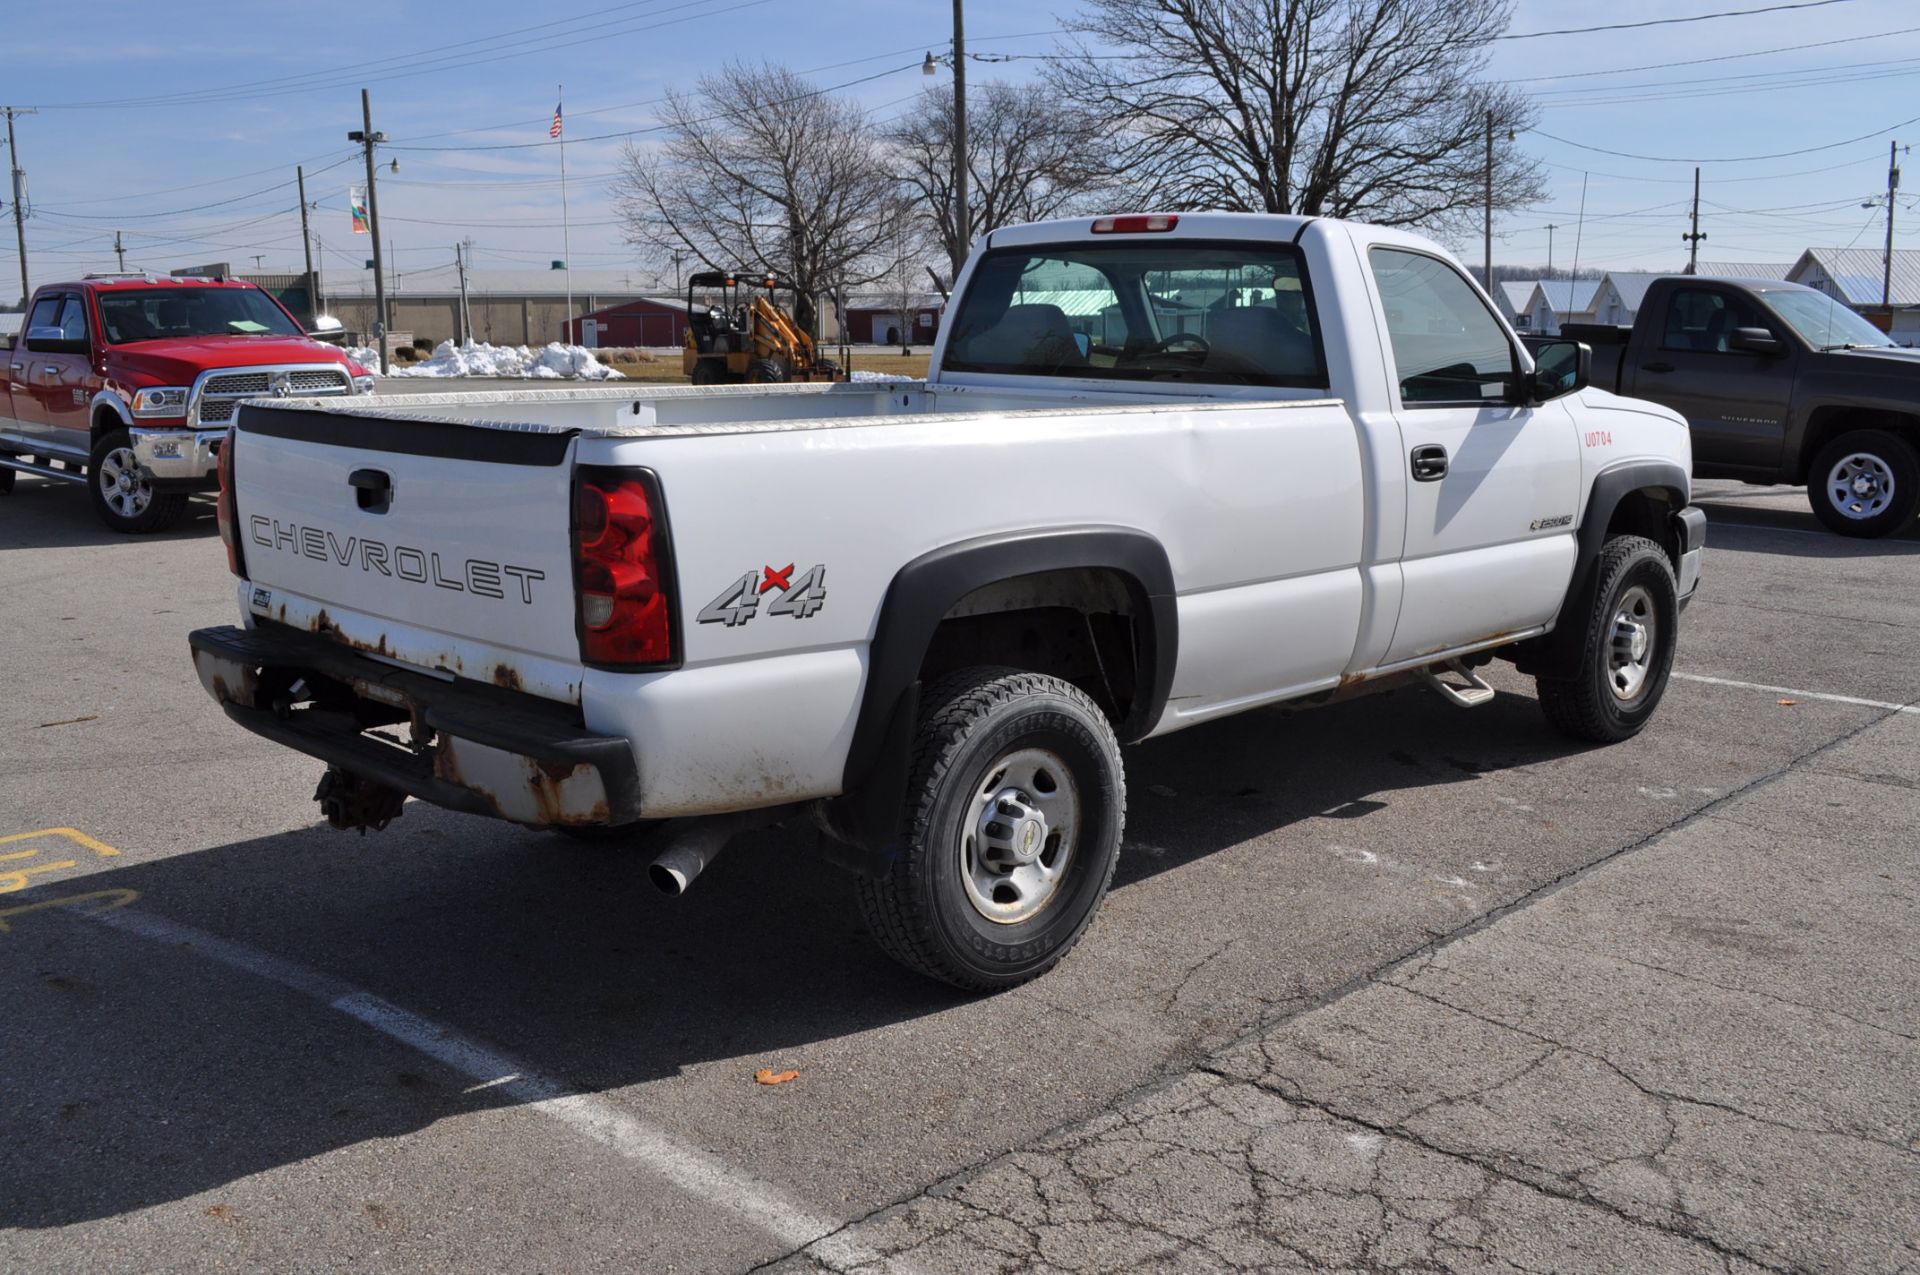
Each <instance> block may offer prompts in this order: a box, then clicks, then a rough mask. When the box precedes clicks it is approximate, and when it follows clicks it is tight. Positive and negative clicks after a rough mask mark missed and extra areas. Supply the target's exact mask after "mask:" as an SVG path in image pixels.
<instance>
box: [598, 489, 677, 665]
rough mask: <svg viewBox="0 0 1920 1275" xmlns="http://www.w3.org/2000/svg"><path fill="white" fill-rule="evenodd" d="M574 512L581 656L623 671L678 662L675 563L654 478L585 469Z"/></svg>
mask: <svg viewBox="0 0 1920 1275" xmlns="http://www.w3.org/2000/svg"><path fill="white" fill-rule="evenodd" d="M573 507H574V517H573V545H574V578H575V582H576V588H577V592H578V594H579V599H580V600H579V608H580V610H579V615H580V658H581V659H583V660H584V661H586V662H587V663H588V664H594V665H601V666H609V665H611V666H617V667H620V668H644V667H662V666H666V665H671V664H673V663H675V662H676V660H677V658H678V654H679V653H678V651H677V650H676V649H675V647H676V644H675V641H674V607H673V579H672V576H673V560H672V556H671V553H670V550H669V542H668V538H667V527H666V510H665V508H664V507H663V506H662V504H661V501H660V488H659V485H658V483H657V482H656V481H655V479H654V476H653V474H652V473H651V472H649V471H647V470H643V469H616V468H608V467H600V466H591V465H584V466H582V467H581V468H580V469H579V470H578V472H577V474H576V476H575V479H574V501H573Z"/></svg>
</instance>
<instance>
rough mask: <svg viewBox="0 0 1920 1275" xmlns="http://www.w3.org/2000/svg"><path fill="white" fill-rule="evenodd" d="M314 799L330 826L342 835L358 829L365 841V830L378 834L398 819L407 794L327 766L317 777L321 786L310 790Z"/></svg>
mask: <svg viewBox="0 0 1920 1275" xmlns="http://www.w3.org/2000/svg"><path fill="white" fill-rule="evenodd" d="M313 799H314V800H315V801H317V802H319V803H320V813H321V814H323V815H325V816H326V817H327V823H328V824H329V825H331V826H332V827H335V828H338V829H339V830H340V831H342V832H345V831H347V830H348V829H350V828H358V829H359V830H360V835H361V836H363V837H364V836H366V835H367V829H369V828H371V829H373V830H374V831H375V832H379V831H380V830H381V829H383V828H385V827H386V826H387V825H388V824H390V823H392V822H393V821H394V820H395V819H398V818H399V817H400V815H401V813H402V809H401V808H402V807H403V806H405V805H406V801H407V794H405V793H403V792H401V791H399V790H398V789H396V788H389V787H387V786H386V785H384V784H376V783H374V782H373V781H372V780H368V779H362V778H361V777H360V776H358V775H356V774H354V773H353V772H352V771H347V770H342V769H340V768H339V767H338V766H329V767H328V768H327V773H326V774H324V775H322V776H320V786H319V787H318V788H316V789H314V790H313Z"/></svg>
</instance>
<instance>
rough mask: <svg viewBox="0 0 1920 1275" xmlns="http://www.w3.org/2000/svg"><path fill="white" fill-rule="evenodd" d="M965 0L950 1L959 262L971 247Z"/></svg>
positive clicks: (954, 215)
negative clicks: (968, 192)
mask: <svg viewBox="0 0 1920 1275" xmlns="http://www.w3.org/2000/svg"><path fill="white" fill-rule="evenodd" d="M964 2H965V0H953V232H954V237H955V238H956V239H958V240H959V241H960V260H962V261H965V260H966V257H967V253H968V251H969V250H970V249H971V248H972V247H973V229H972V227H970V226H969V225H968V224H967V223H968V222H969V221H971V220H972V217H971V215H970V213H969V211H968V208H967V19H966V14H965V12H964Z"/></svg>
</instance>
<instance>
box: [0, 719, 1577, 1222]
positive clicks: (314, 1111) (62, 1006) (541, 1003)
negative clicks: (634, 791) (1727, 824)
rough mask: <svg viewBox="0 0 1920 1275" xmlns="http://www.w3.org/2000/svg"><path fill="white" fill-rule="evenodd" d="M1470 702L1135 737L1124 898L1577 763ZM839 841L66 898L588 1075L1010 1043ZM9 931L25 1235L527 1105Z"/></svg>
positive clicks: (356, 867)
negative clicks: (196, 935)
mask: <svg viewBox="0 0 1920 1275" xmlns="http://www.w3.org/2000/svg"><path fill="white" fill-rule="evenodd" d="M1474 720H1475V722H1476V725H1475V727H1474V728H1473V729H1470V730H1467V731H1464V732H1463V731H1462V730H1461V728H1460V726H1459V722H1460V721H1461V719H1460V717H1459V714H1458V712H1457V710H1453V709H1450V708H1448V707H1446V706H1445V705H1443V704H1441V703H1439V701H1438V700H1433V699H1430V697H1428V696H1427V695H1426V694H1425V693H1424V692H1412V691H1401V692H1395V693H1393V694H1391V695H1382V696H1379V697H1376V698H1373V699H1368V700H1362V701H1359V702H1356V703H1353V704H1350V705H1346V706H1342V707H1337V708H1333V709H1329V710H1326V711H1323V712H1319V713H1315V714H1309V715H1304V716H1300V717H1298V718H1290V717H1288V716H1286V715H1283V714H1281V713H1278V712H1261V713H1252V714H1247V715H1244V716H1242V717H1239V718H1235V719H1232V720H1229V721H1226V722H1221V723H1218V724H1215V725H1212V726H1208V727H1203V728H1197V729H1194V730H1192V731H1189V732H1186V733H1184V734H1182V735H1181V736H1180V737H1179V738H1178V739H1177V740H1163V741H1155V742H1150V743H1148V744H1146V745H1142V746H1140V747H1138V748H1135V749H1133V750H1131V751H1130V753H1129V757H1128V768H1129V777H1130V784H1131V787H1132V789H1133V791H1134V792H1135V793H1136V794H1141V795H1140V796H1137V797H1136V799H1135V800H1134V802H1133V803H1132V804H1133V807H1134V812H1135V813H1134V815H1133V817H1132V821H1131V826H1130V828H1129V837H1128V841H1129V849H1128V852H1127V853H1126V855H1125V857H1124V858H1123V863H1122V867H1121V869H1120V871H1119V874H1118V876H1117V878H1116V883H1115V888H1116V890H1118V891H1120V892H1122V893H1123V894H1124V892H1125V891H1127V890H1128V889H1130V888H1132V887H1133V886H1135V885H1137V884H1138V883H1140V882H1142V881H1144V880H1146V879H1148V878H1150V877H1152V876H1154V875H1155V874H1157V873H1160V872H1164V871H1166V870H1168V869H1171V868H1175V867H1178V866H1179V865H1181V864H1184V863H1188V862H1191V861H1193V860H1196V859H1200V858H1202V857H1204V856H1206V855H1209V854H1212V853H1214V852H1216V851H1218V850H1220V849H1222V848H1225V847H1228V846H1232V845H1236V844H1239V843H1241V842H1243V841H1245V840H1247V839H1249V838H1251V837H1256V836H1260V835H1263V834H1266V833H1270V832H1273V831H1275V830H1277V829H1281V828H1284V827H1286V826H1287V825H1289V824H1292V823H1295V822H1297V821H1299V820H1303V819H1307V818H1311V817H1316V816H1321V815H1329V816H1331V817H1335V818H1338V817H1343V814H1352V815H1360V814H1364V813H1366V812H1367V811H1368V810H1371V809H1376V808H1378V807H1379V806H1380V805H1381V804H1382V803H1385V802H1391V801H1394V800H1397V799H1398V797H1399V794H1401V793H1402V792H1403V791H1404V790H1409V789H1417V788H1428V787H1431V786H1433V785H1436V784H1452V783H1461V782H1470V781H1472V780H1474V779H1475V778H1476V777H1477V776H1479V775H1482V774H1485V773H1488V772H1494V771H1498V770H1501V769H1503V768H1506V767H1513V766H1522V765H1528V764H1532V763H1536V762H1540V761H1544V760H1548V759H1551V758H1554V757H1559V756H1564V755H1566V754H1568V753H1571V752H1574V751H1577V749H1575V748H1573V747H1572V746H1569V745H1567V744H1565V743H1564V742H1563V741H1560V740H1559V739H1558V738H1557V737H1554V736H1551V735H1549V734H1548V732H1547V731H1546V729H1545V727H1544V726H1543V725H1542V724H1541V722H1540V721H1539V715H1538V713H1537V711H1536V710H1535V707H1534V705H1533V703H1532V701H1531V700H1530V699H1528V698H1526V697H1523V696H1513V697H1508V696H1503V697H1502V698H1501V699H1500V700H1497V701H1495V704H1494V705H1490V706H1488V707H1487V708H1485V709H1482V710H1479V711H1478V712H1477V713H1476V714H1475V718H1474ZM1480 723H1484V727H1482V726H1481V725H1480ZM1149 794H1150V795H1152V796H1154V797H1156V798H1161V799H1158V800H1149V799H1147V795H1149ZM1166 794H1174V798H1172V799H1168V798H1166V797H1165V795H1166ZM234 800H235V801H236V802H238V801H243V800H245V797H244V795H243V794H235V796H234ZM813 838H814V834H813V832H812V830H811V829H810V828H808V827H806V826H804V824H802V823H801V822H799V821H795V822H793V823H790V824H788V825H783V826H780V827H776V828H772V829H768V830H765V831H762V832H760V833H757V834H754V835H752V836H750V837H747V838H743V839H742V840H741V841H740V842H739V843H737V844H736V845H735V846H734V847H733V848H732V849H731V850H730V851H729V852H728V854H727V855H725V856H723V857H722V858H721V859H720V861H719V862H718V863H716V864H715V866H714V867H713V868H712V869H711V870H710V871H709V872H708V873H707V874H706V875H705V876H703V878H702V879H701V881H700V882H699V884H698V886H697V887H696V888H695V889H694V890H693V891H691V892H690V893H689V894H688V895H687V896H686V897H684V898H682V899H678V900H667V899H665V898H663V897H661V896H660V895H658V894H657V893H656V892H655V890H654V889H653V887H652V886H651V885H650V884H649V883H648V882H647V879H646V862H645V859H644V857H642V856H639V855H623V854H622V853H620V851H618V850H617V849H612V848H609V847H604V846H594V845H579V844H574V843H571V842H568V841H565V840H563V839H561V838H559V837H556V836H551V835H547V834H539V833H533V832H528V831H525V830H521V829H515V828H511V827H507V826H504V825H498V824H493V823H490V822H488V821H483V820H478V819H471V818H467V817H463V816H459V815H453V814H448V813H445V812H442V811H438V810H435V809H431V808H423V807H420V806H419V805H417V804H416V805H413V806H410V807H409V810H408V813H407V814H406V816H405V817H404V818H403V819H401V820H400V821H399V822H398V823H396V824H395V825H394V826H393V828H391V829H390V830H388V831H387V832H386V833H384V834H380V835H377V836H369V837H366V838H364V839H362V838H359V837H354V836H349V835H344V834H340V833H336V832H333V831H331V830H328V829H325V828H321V827H309V828H303V829H298V830H295V831H290V832H287V833H283V834H279V835H274V836H269V837H263V838H258V839H253V840H247V841H237V842H233V843H230V844H226V845H217V846H213V847H211V848H208V849H205V850H201V851H196V852H188V853H183V854H179V855H175V856H172V857H168V858H164V859H159V860H155V861H152V862H147V863H139V864H131V865H128V866H125V867H119V868H113V869H109V870H106V871H103V872H97V873H94V874H92V875H89V876H87V877H86V878H85V879H84V881H83V882H76V883H74V884H73V885H71V886H69V887H67V890H66V892H67V893H69V894H71V893H74V892H82V891H83V892H86V893H89V894H92V893H95V892H103V891H128V892H133V894H134V895H137V897H132V898H129V897H128V896H125V895H118V896H103V898H102V899H101V900H99V901H97V902H96V903H95V906H101V905H103V904H105V903H112V902H116V901H121V900H124V901H125V902H126V905H127V909H128V910H127V912H126V913H124V915H133V914H136V913H137V914H140V915H145V916H152V917H160V918H164V919H165V920H167V921H169V922H173V923H175V924H177V925H182V926H190V927H193V929H194V930H197V931H201V932H204V933H210V934H213V935H217V936H219V937H220V938H221V939H224V940H227V941H230V942H237V943H241V944H245V945H247V946H248V947H249V948H252V949H257V950H260V951H264V952H268V953H271V954H272V955H273V956H274V957H276V958H279V959H281V960H284V961H291V962H295V963H297V964H298V965H299V966H301V967H304V968H305V969H308V970H313V971H318V972H319V973H320V974H322V975H324V976H325V977H327V978H329V979H333V980H339V981H342V982H345V983H348V984H351V985H353V986H355V987H357V988H361V989H365V990H366V991H368V992H371V993H373V994H375V995H377V996H380V997H383V998H385V999H387V1000H389V1001H391V1002H393V1003H394V1004H397V1005H399V1006H402V1007H404V1008H406V1009H408V1010H410V1011H412V1012H415V1013H418V1014H422V1015H427V1016H430V1017H431V1018H433V1019H434V1020H436V1021H438V1022H440V1023H444V1024H447V1025H449V1026H450V1027H452V1028H453V1029H454V1030H456V1031H458V1032H460V1033H463V1034H465V1035H467V1036H470V1037H472V1038H474V1039H477V1040H479V1041H482V1042H485V1043H487V1044H488V1045H490V1046H492V1047H494V1048H497V1049H499V1050H501V1051H502V1052H504V1053H505V1054H507V1055H509V1056H511V1057H514V1058H516V1059H518V1060H520V1061H521V1062H523V1063H524V1064H525V1065H526V1066H528V1067H530V1068H533V1069H536V1070H538V1071H539V1072H541V1073H543V1074H545V1075H548V1076H554V1077H558V1078H560V1079H562V1080H563V1081H564V1082H565V1083H567V1084H568V1085H570V1086H573V1087H575V1088H577V1089H578V1090H579V1091H581V1092H588V1093H593V1092H600V1091H605V1090H614V1089H621V1088H624V1087H627V1086H634V1085H638V1084H642V1083H644V1082H647V1081H650V1080H655V1079H659V1078H662V1077H670V1076H674V1075H676V1074H678V1073H679V1072H681V1071H683V1070H685V1069H688V1068H691V1067H694V1066H697V1065H699V1064H703V1063H708V1062H712V1061H715V1060H723V1061H724V1060H731V1059H740V1060H742V1066H743V1068H746V1067H751V1066H755V1065H760V1060H769V1059H777V1058H778V1056H779V1052H780V1051H781V1050H782V1049H787V1048H792V1047H795V1046H798V1045H802V1044H806V1043H810V1042H814V1041H819V1040H824V1039H830V1038H837V1037H845V1036H850V1035H854V1034H857V1033H862V1032H869V1031H873V1030H875V1029H880V1028H885V1027H888V1026H890V1025H893V1024H898V1023H902V1022H905V1021H908V1020H913V1019H919V1018H925V1017H929V1016H934V1015H942V1014H959V1015H964V1016H971V1017H974V1018H975V1020H976V1022H977V1024H978V1026H977V1029H978V1030H990V1028H988V1027H986V1026H985V1024H987V1023H990V1022H991V1021H994V1020H992V1019H991V1018H989V1017H988V1016H987V1014H986V1011H985V1008H984V1007H983V1006H979V1005H978V1004H977V1003H976V1002H974V1001H972V1000H971V998H968V997H966V996H963V995H961V994H958V993H956V992H953V991H950V990H948V989H945V988H943V987H940V986H938V985H935V984H932V983H929V982H926V981H924V980H922V979H920V978H918V977H917V976H914V975H912V974H909V973H907V972H905V971H904V970H902V969H900V968H898V967H896V966H895V965H893V964H892V963H891V962H890V961H888V960H887V959H886V958H885V957H884V956H882V955H881V954H880V953H879V952H878V950H877V949H876V948H875V947H874V946H873V944H872V943H871V942H870V940H869V939H868V938H867V936H866V934H865V933H864V931H863V927H862V924H861V921H860V918H859V914H858V911H857V908H856V906H855V904H854V900H853V898H852V891H851V890H850V889H849V888H848V886H849V882H848V880H847V878H845V877H844V876H843V875H841V874H840V873H838V872H837V871H835V870H833V869H830V868H827V867H825V866H824V865H823V864H822V863H821V862H820V861H819V859H818V858H817V857H816V856H815V854H814V853H813V849H814V846H813ZM1141 846H1150V847H1151V848H1152V849H1151V852H1140V847H1141ZM49 893H52V894H58V893H60V891H59V890H54V891H51V892H50V891H48V890H47V889H45V888H44V887H43V888H40V889H36V890H33V891H29V892H24V893H19V894H14V895H12V896H10V897H9V898H8V899H7V900H6V901H7V902H8V904H9V905H14V904H15V903H16V902H17V901H19V900H22V899H40V898H44V897H46V896H48V895H49ZM0 931H4V932H0V995H3V996H4V997H5V1001H4V1003H5V1004H6V1005H7V1006H8V1007H9V1008H8V1022H7V1025H6V1027H5V1029H4V1037H0V1058H4V1075H5V1076H6V1077H7V1088H8V1090H9V1099H8V1101H7V1103H6V1104H4V1105H3V1106H0V1113H3V1114H0V1138H4V1140H5V1145H6V1146H7V1147H8V1156H7V1163H6V1164H5V1166H4V1167H0V1228H5V1227H22V1228H48V1227H57V1226H62V1225H66V1224H71V1223H76V1222H81V1221H85V1220H90V1219H98V1218H105V1217H112V1216H116V1215H120V1214H123V1213H127V1212H129V1211H132V1210H137V1209H142V1208H146V1207H149V1206H152V1205H156V1204H161V1203H166V1202H169V1201H174V1200H179V1199H183V1198H186V1197H189V1196H193V1195H195V1194H197V1193H200V1192H205V1191H209V1190H213V1189H216V1188H219V1187H221V1186H223V1185H225V1184H229V1183H232V1182H235V1181H237V1180H239V1179H242V1178H245V1177H248V1176H250V1175H253V1174H256V1173H260V1172H263V1171H266V1170H270V1169H274V1168H278V1167H281V1166H286V1165H292V1164H297V1163H300V1162H302V1161H305V1160H308V1159H310V1158H312V1157H315V1156H319V1155H323V1154H326V1153H328V1152H332V1151H336V1150H339V1149H342V1148H346V1147H351V1146H356V1145H359V1144H363V1143H369V1142H374V1141H377V1140H379V1139H384V1138H394V1137H400V1136H404V1135H407V1134H409V1133H412V1132H415V1131H418V1130H421V1129H424V1128H426V1127H428V1126H430V1125H432V1124H433V1123H434V1122H436V1121H439V1120H441V1119H443V1118H448V1117H454V1116H458V1115H461V1114H463V1113H468V1112H473V1111H476V1110H480V1109H485V1108H490V1107H495V1106H501V1105H506V1103H507V1099H505V1098H504V1097H503V1096H502V1095H501V1094H500V1092H499V1091H498V1090H497V1089H488V1088H487V1087H485V1086H475V1085H474V1084H473V1083H472V1081H471V1079H470V1078H468V1077H464V1076H457V1075H454V1074H452V1073H450V1072H447V1071H445V1070H443V1069H442V1068H441V1067H440V1066H439V1065H438V1064H436V1063H433V1062H431V1061H430V1060H428V1059H426V1058H424V1057H422V1056H420V1055H418V1054H415V1053H413V1052H412V1051H410V1050H408V1049H405V1048H403V1047H401V1046H399V1045H397V1044H394V1043H392V1042H390V1041H388V1040H386V1039H385V1038H384V1037H379V1036H376V1035H375V1034H373V1033H371V1032H369V1031H367V1030H366V1029H364V1028H362V1027H361V1026H359V1025H358V1024H357V1023H354V1022H352V1021H351V1020H348V1019H347V1018H345V1017H344V1016H343V1015H340V1014H336V1013H333V1012H330V1011H329V1010H328V1009H326V1008H325V1007H324V1006H323V1005H322V1004H321V1003H320V1002H319V1001H317V1000H313V999H309V998H307V997H304V996H301V995H298V994H296V993H294V992H292V991H289V990H287V989H286V988H284V987H282V986H279V985H277V984H275V983H273V982H269V981H267V980H265V979H262V978H259V977H255V976H254V975H251V974H246V973H241V972H238V971H235V970H233V969H232V968H230V967H229V965H228V964H224V963H222V962H220V961H216V960H212V959H209V958H208V956H207V955H204V954H202V953H199V952H196V951H195V950H194V948H193V945H192V943H191V942H175V943H168V942H164V941H158V942H157V941H155V940H154V939H153V938H151V937H140V936H137V935H135V934H132V933H128V932H126V931H124V930H121V929H116V928H110V927H108V926H105V925H101V924H99V923H97V922H95V921H91V920H88V919H86V918H84V917H83V916H80V915H77V914H75V912H72V911H67V910H63V909H52V908H50V909H47V910H44V911H41V912H36V913H32V914H29V915H14V916H11V917H8V916H6V915H5V914H4V913H0ZM642 1102H644V1098H642ZM383 1154H384V1153H383Z"/></svg>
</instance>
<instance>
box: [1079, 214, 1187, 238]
mask: <svg viewBox="0 0 1920 1275" xmlns="http://www.w3.org/2000/svg"><path fill="white" fill-rule="evenodd" d="M1179 224H1180V215H1179V214H1178V213H1153V214H1150V215H1148V216H1134V217H1101V218H1099V219H1098V220H1096V221H1095V222H1094V223H1093V233H1094V234H1096V235H1140V234H1148V233H1151V232H1153V231H1159V230H1172V229H1173V228H1174V227H1175V226H1177V225H1179Z"/></svg>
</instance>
